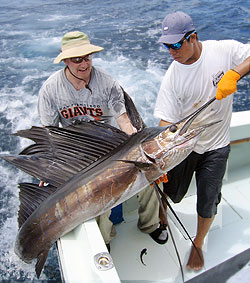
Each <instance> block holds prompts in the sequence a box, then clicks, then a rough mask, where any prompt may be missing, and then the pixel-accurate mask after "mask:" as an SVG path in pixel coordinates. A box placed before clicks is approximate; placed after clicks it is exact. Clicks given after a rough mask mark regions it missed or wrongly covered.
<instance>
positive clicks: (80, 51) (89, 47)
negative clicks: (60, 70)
mask: <svg viewBox="0 0 250 283" xmlns="http://www.w3.org/2000/svg"><path fill="white" fill-rule="evenodd" d="M103 49H104V48H103V47H100V46H97V45H93V44H84V45H81V46H77V47H73V48H70V49H68V50H65V51H62V52H61V53H60V54H59V55H58V56H57V57H56V58H55V60H54V64H58V63H60V62H61V61H62V60H63V59H67V58H73V57H82V56H86V55H88V54H91V53H97V52H100V51H102V50H103Z"/></svg>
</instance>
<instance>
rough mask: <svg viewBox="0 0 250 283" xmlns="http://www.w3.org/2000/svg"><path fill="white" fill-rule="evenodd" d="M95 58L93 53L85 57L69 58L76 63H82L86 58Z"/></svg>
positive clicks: (87, 59)
mask: <svg viewBox="0 0 250 283" xmlns="http://www.w3.org/2000/svg"><path fill="white" fill-rule="evenodd" d="M92 58H93V54H89V55H87V56H84V57H73V58H69V59H70V61H71V62H73V63H75V64H81V63H82V61H83V60H84V61H85V62H88V61H91V60H92Z"/></svg>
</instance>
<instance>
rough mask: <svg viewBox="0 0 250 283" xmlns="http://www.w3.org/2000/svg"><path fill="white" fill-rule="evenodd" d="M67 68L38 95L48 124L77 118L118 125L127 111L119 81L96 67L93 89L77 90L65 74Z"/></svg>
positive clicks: (42, 115)
mask: <svg viewBox="0 0 250 283" xmlns="http://www.w3.org/2000/svg"><path fill="white" fill-rule="evenodd" d="M64 70H65V69H62V70H60V71H57V72H56V73H54V74H52V75H51V76H50V77H49V78H48V79H47V80H46V81H45V82H44V84H43V86H42V87H41V89H40V92H39V97H38V113H39V116H40V119H41V122H42V124H43V125H44V126H59V122H60V123H61V125H62V126H63V127H66V126H68V125H70V124H72V123H73V121H74V120H81V121H82V120H83V121H89V120H97V121H101V122H104V123H108V124H110V125H112V126H115V127H118V126H117V123H116V120H115V119H116V118H118V117H119V116H120V115H121V114H123V113H125V112H126V108H125V105H124V96H123V91H122V89H121V87H120V86H119V84H118V83H117V82H116V81H115V80H114V79H113V78H112V77H111V76H109V75H107V74H105V73H104V72H103V71H101V70H100V69H97V68H95V67H92V73H91V80H90V83H89V88H90V89H91V91H92V93H91V91H90V90H89V89H87V88H83V89H81V90H76V89H75V88H74V86H73V85H72V84H71V83H70V82H69V81H68V79H67V78H66V76H65V71H64Z"/></svg>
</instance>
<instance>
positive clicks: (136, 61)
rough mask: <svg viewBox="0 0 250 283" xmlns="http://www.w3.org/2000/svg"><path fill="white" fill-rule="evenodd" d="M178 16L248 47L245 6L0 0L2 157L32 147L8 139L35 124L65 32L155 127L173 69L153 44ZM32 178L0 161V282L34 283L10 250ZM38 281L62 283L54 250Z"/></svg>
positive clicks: (156, 0) (244, 101)
mask: <svg viewBox="0 0 250 283" xmlns="http://www.w3.org/2000/svg"><path fill="white" fill-rule="evenodd" d="M176 10H182V11H184V12H186V13H188V14H190V15H191V16H192V18H193V21H194V24H195V26H196V30H197V32H198V35H199V38H200V40H201V41H203V40H207V39H216V40H219V39H236V40H239V41H241V42H243V43H249V42H250V7H249V2H248V1H245V0H238V1H232V0H221V1H217V0H216V1H215V0H209V1H204V0H191V1H184V0H176V1H160V0H150V1H149V0H148V1H147V0H139V1H134V0H126V1H124V0H92V1H87V0H82V1H75V0H36V1H34V0H23V1H20V0H11V1H10V0H8V1H7V0H1V1H0V50H1V56H0V99H1V100H0V102H1V103H0V131H1V141H0V152H2V153H6V154H9V153H19V152H20V151H21V149H23V148H24V147H25V146H27V145H28V144H29V142H28V141H27V140H25V139H21V138H18V137H16V136H13V135H11V134H12V133H15V132H16V131H17V130H21V129H26V128H30V127H31V126H32V125H40V121H39V118H38V115H37V110H36V104H37V95H38V91H39V88H40V87H41V85H42V83H43V82H44V81H45V80H46V79H47V78H48V77H49V76H50V75H51V74H52V73H53V72H55V71H56V70H58V69H60V68H62V67H63V63H61V64H59V65H54V64H53V59H54V58H55V57H56V56H57V54H58V53H59V50H60V39H61V37H62V35H63V34H64V33H66V32H68V31H72V30H80V31H83V32H85V33H87V34H88V35H89V37H90V39H91V41H92V43H94V44H97V45H100V46H103V47H104V51H103V52H100V53H98V54H96V55H95V56H94V59H93V64H94V65H96V66H99V67H100V68H102V69H103V70H105V71H106V72H107V73H109V74H110V75H112V76H113V77H114V78H116V79H117V80H118V81H119V83H120V84H121V85H122V86H123V87H124V89H125V90H126V91H127V92H128V93H129V94H130V96H131V97H132V98H133V99H134V102H135V104H136V106H137V108H138V110H139V112H140V114H141V115H142V117H143V119H144V121H145V123H146V124H147V125H148V126H153V125H157V123H158V121H157V120H156V119H155V118H154V117H153V109H154V104H155V100H156V96H157V92H158V90H159V87H160V83H161V80H162V77H163V75H164V73H165V71H166V69H167V68H168V66H169V64H170V63H171V57H170V56H169V54H168V51H167V50H166V49H165V48H164V47H162V46H161V45H159V44H157V43H156V42H157V39H158V37H159V36H160V33H161V22H162V20H163V18H164V17H165V15H166V14H167V13H170V12H173V11H176ZM249 86H250V82H249V77H245V78H244V79H242V80H241V81H240V82H239V85H238V92H237V94H235V96H234V105H233V109H234V111H244V110H249V109H250V93H249ZM25 181H32V179H31V177H30V176H28V175H27V174H25V173H23V172H21V171H19V170H18V169H16V168H14V167H13V166H11V165H10V164H7V163H6V162H4V161H3V160H1V161H0V280H11V281H12V282H15V281H25V282H26V281H29V280H30V281H33V282H35V281H39V280H37V278H36V275H35V272H34V266H35V263H32V264H25V263H23V262H22V261H20V260H19V259H18V257H17V256H16V255H15V253H14V251H13V245H14V242H15V237H16V234H17V231H18V227H17V212H18V206H19V201H18V189H17V183H20V182H25ZM40 280H45V281H49V280H56V281H57V282H60V280H61V279H60V271H59V267H58V262H57V255H56V249H55V247H53V249H51V251H50V254H49V258H48V260H47V262H46V265H45V268H44V270H43V272H42V275H41V277H40Z"/></svg>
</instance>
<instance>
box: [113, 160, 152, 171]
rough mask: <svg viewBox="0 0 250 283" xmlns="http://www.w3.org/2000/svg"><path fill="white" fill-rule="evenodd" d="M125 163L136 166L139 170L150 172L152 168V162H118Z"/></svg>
mask: <svg viewBox="0 0 250 283" xmlns="http://www.w3.org/2000/svg"><path fill="white" fill-rule="evenodd" d="M117 161H121V162H125V163H130V164H134V165H135V167H137V168H138V169H139V170H142V171H145V170H149V169H150V168H151V166H152V163H151V162H141V161H134V160H117Z"/></svg>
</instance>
